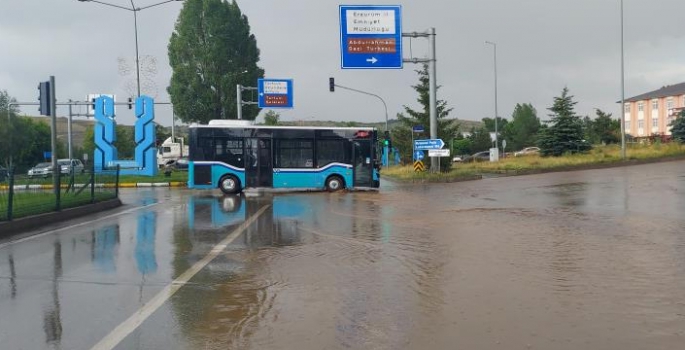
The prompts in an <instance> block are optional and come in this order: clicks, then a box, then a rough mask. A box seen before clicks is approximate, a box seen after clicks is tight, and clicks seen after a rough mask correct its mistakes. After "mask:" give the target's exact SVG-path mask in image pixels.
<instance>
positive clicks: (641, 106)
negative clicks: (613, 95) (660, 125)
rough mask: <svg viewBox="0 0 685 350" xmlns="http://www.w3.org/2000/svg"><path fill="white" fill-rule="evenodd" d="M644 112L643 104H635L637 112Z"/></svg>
mask: <svg viewBox="0 0 685 350" xmlns="http://www.w3.org/2000/svg"><path fill="white" fill-rule="evenodd" d="M644 110H645V104H644V103H643V102H638V103H637V111H638V112H644Z"/></svg>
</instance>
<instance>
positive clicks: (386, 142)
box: [383, 130, 392, 150]
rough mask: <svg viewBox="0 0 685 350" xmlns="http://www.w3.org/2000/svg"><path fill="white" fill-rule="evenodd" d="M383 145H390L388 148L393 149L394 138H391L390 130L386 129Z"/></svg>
mask: <svg viewBox="0 0 685 350" xmlns="http://www.w3.org/2000/svg"><path fill="white" fill-rule="evenodd" d="M383 146H385V147H388V150H390V149H392V139H391V138H390V131H387V130H386V131H385V133H384V140H383Z"/></svg>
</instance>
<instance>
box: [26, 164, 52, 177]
mask: <svg viewBox="0 0 685 350" xmlns="http://www.w3.org/2000/svg"><path fill="white" fill-rule="evenodd" d="M28 175H29V177H48V176H52V163H49V162H45V163H38V164H36V166H34V167H33V168H31V169H29V172H28Z"/></svg>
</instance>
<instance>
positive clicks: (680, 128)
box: [670, 110, 685, 143]
mask: <svg viewBox="0 0 685 350" xmlns="http://www.w3.org/2000/svg"><path fill="white" fill-rule="evenodd" d="M670 125H671V126H672V128H671V135H673V139H674V140H676V141H678V142H680V143H685V110H683V111H682V112H680V115H679V116H678V117H677V118H676V119H675V120H674V121H673V122H671V124H670Z"/></svg>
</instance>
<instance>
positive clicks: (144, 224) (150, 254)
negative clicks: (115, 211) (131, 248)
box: [135, 211, 157, 275]
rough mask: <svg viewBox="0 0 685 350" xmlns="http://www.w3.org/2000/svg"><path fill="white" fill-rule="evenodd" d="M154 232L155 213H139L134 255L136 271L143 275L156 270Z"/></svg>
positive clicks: (155, 225) (155, 228)
mask: <svg viewBox="0 0 685 350" xmlns="http://www.w3.org/2000/svg"><path fill="white" fill-rule="evenodd" d="M156 232H157V213H155V212H153V211H146V212H143V213H141V214H139V215H138V231H137V232H136V250H135V257H136V266H137V267H138V271H139V272H140V273H141V274H143V275H147V274H150V273H155V272H157V258H156V257H155V233H156Z"/></svg>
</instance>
